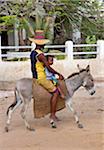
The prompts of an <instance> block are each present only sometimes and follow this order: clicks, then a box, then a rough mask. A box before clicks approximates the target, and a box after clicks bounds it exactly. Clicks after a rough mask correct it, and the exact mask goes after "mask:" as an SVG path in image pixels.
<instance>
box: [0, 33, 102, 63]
mask: <svg viewBox="0 0 104 150" xmlns="http://www.w3.org/2000/svg"><path fill="white" fill-rule="evenodd" d="M78 47H95V48H96V51H92V52H74V51H73V48H78ZM32 48H33V47H32V46H1V36H0V61H2V58H3V57H7V58H24V57H25V58H30V53H31V52H17V51H15V52H10V51H8V52H7V54H2V49H32ZM45 48H51V49H52V48H54V49H55V48H58V49H60V48H65V52H60V53H47V54H50V55H66V56H67V58H68V59H70V60H73V57H74V55H83V54H96V55H97V58H98V57H99V58H101V59H104V41H103V40H99V41H97V44H80V45H73V42H72V41H66V42H65V45H47V46H45Z"/></svg>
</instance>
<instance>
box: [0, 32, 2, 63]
mask: <svg viewBox="0 0 104 150" xmlns="http://www.w3.org/2000/svg"><path fill="white" fill-rule="evenodd" d="M1 54H2V52H1V34H0V61H2V56H1Z"/></svg>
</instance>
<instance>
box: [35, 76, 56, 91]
mask: <svg viewBox="0 0 104 150" xmlns="http://www.w3.org/2000/svg"><path fill="white" fill-rule="evenodd" d="M37 82H38V83H39V84H40V85H42V86H43V87H44V88H45V89H47V90H48V91H49V92H51V93H53V92H55V91H56V90H57V87H56V86H55V85H54V84H53V83H52V81H51V80H47V79H46V78H44V79H37Z"/></svg>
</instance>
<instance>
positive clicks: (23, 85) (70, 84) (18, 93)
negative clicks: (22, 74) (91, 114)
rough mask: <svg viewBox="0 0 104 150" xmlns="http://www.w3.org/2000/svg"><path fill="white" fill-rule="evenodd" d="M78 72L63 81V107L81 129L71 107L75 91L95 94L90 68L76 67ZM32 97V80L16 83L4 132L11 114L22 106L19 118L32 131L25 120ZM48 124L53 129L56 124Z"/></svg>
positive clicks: (53, 122) (7, 128)
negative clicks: (64, 93) (20, 117)
mask: <svg viewBox="0 0 104 150" xmlns="http://www.w3.org/2000/svg"><path fill="white" fill-rule="evenodd" d="M77 67H78V69H79V72H76V73H73V74H71V75H70V76H69V77H68V78H66V79H65V84H66V87H67V91H68V95H67V97H66V99H65V106H66V107H67V108H68V109H69V110H70V111H71V112H72V113H73V116H74V118H75V122H76V123H77V125H78V127H79V128H83V125H82V124H81V123H80V121H79V117H78V115H77V112H76V111H75V110H74V108H73V106H72V97H73V94H74V93H75V91H76V90H78V89H79V87H81V86H83V87H84V88H85V89H86V90H87V91H88V92H89V94H90V95H93V94H94V93H95V88H94V80H93V77H92V75H91V73H90V66H89V65H88V66H87V67H86V68H85V69H81V68H80V67H79V65H77ZM32 97H33V95H32V79H29V78H22V79H20V80H18V81H17V82H16V87H15V101H14V102H13V103H12V105H10V106H9V107H8V109H7V122H6V126H5V131H6V132H8V131H9V125H10V122H11V117H12V113H13V112H14V111H15V110H16V108H18V107H19V106H20V105H21V104H22V109H21V116H22V118H23V120H24V123H25V126H26V128H27V129H29V130H34V129H33V128H31V126H30V124H29V123H28V121H27V119H26V111H27V109H28V107H29V102H30V101H31V99H32ZM50 124H51V126H52V127H53V128H56V122H55V121H54V120H50Z"/></svg>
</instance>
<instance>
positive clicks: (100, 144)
mask: <svg viewBox="0 0 104 150" xmlns="http://www.w3.org/2000/svg"><path fill="white" fill-rule="evenodd" d="M96 85H97V87H96V93H95V95H93V96H90V95H89V94H88V93H87V92H86V91H85V90H84V89H83V88H81V89H79V90H78V91H77V92H76V93H75V95H74V96H73V106H74V108H75V109H76V110H77V112H78V114H79V116H80V120H81V122H82V123H83V125H84V128H83V129H79V128H78V127H77V125H76V124H75V122H74V119H73V116H72V114H71V113H70V112H69V111H68V110H67V109H63V110H61V111H59V112H57V115H58V116H59V117H60V119H61V121H60V122H58V123H57V128H56V129H52V128H51V127H50V125H49V116H46V117H45V118H41V119H34V118H33V112H32V103H31V104H30V106H29V110H28V112H27V118H28V119H29V122H30V123H31V125H32V127H34V128H35V129H36V130H35V132H32V131H28V130H26V129H25V127H24V123H23V121H22V119H21V116H20V113H19V112H20V109H18V110H16V112H15V113H14V115H13V117H12V123H11V126H10V131H9V132H8V133H6V132H5V131H4V127H5V122H6V110H7V107H8V106H9V105H10V104H11V103H12V101H13V100H14V94H13V91H0V150H104V82H103V84H102V83H97V84H96Z"/></svg>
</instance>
